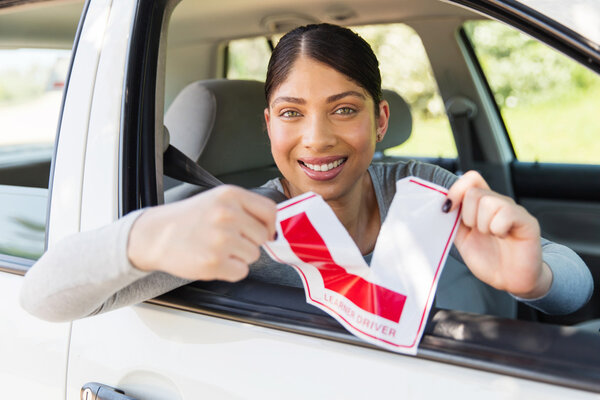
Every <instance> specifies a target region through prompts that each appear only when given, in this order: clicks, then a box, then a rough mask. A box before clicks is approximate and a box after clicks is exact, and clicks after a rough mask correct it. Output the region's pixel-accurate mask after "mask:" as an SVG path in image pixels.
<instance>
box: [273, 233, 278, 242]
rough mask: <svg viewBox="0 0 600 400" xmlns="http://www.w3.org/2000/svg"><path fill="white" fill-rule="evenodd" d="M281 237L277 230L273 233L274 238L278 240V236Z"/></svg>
mask: <svg viewBox="0 0 600 400" xmlns="http://www.w3.org/2000/svg"><path fill="white" fill-rule="evenodd" d="M278 237H279V234H278V233H277V231H275V234H274V235H273V240H274V241H275V240H277V238H278Z"/></svg>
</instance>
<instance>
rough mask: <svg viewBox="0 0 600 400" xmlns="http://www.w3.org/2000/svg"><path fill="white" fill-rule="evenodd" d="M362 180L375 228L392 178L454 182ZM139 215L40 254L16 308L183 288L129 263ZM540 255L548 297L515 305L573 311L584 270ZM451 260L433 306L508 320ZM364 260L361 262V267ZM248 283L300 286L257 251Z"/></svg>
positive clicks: (129, 300) (376, 174) (552, 249)
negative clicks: (372, 203) (370, 189)
mask: <svg viewBox="0 0 600 400" xmlns="http://www.w3.org/2000/svg"><path fill="white" fill-rule="evenodd" d="M369 173H370V175H371V178H372V180H373V186H374V188H375V194H376V197H377V202H378V205H379V210H380V215H381V221H382V222H383V220H384V219H385V216H386V214H387V210H388V208H389V206H390V204H391V201H392V198H393V197H394V194H395V190H396V185H395V182H396V181H397V180H398V179H401V178H404V177H406V176H410V175H413V176H417V177H419V178H422V179H425V180H428V181H430V182H433V183H436V184H438V185H440V186H444V187H446V188H449V187H450V186H451V185H452V183H453V182H454V181H455V180H456V179H457V178H456V176H455V175H453V174H452V173H450V172H448V171H446V170H444V169H441V168H439V167H436V166H433V165H429V164H423V163H418V162H412V161H411V162H407V163H397V164H373V165H371V166H370V167H369ZM264 189H267V191H266V194H269V195H270V197H272V198H274V199H275V200H276V201H277V200H281V199H282V198H283V196H282V193H281V192H282V188H281V185H280V183H279V180H272V181H269V182H267V183H266V184H265V185H264V186H263V192H264ZM141 212H142V211H141V210H140V211H136V212H133V213H131V214H128V215H126V216H125V217H123V218H121V219H120V220H118V221H116V222H114V223H112V224H110V225H108V226H105V227H103V228H100V229H97V230H93V231H89V232H82V233H79V234H76V235H73V236H71V237H68V238H66V239H64V240H62V241H61V242H60V243H58V244H57V245H56V246H55V247H54V248H52V249H51V250H49V251H48V252H46V253H45V254H44V255H43V256H42V257H41V258H40V259H39V260H38V262H37V263H36V264H35V265H34V266H33V267H32V268H31V269H30V270H29V271H28V272H27V274H26V276H25V281H24V284H23V288H22V291H21V304H22V306H23V308H25V309H26V310H27V311H29V312H30V313H32V314H34V315H36V316H38V317H40V318H43V319H46V320H50V321H67V320H73V319H77V318H81V317H85V316H89V315H94V314H98V313H101V312H105V311H109V310H113V309H116V308H119V307H124V306H127V305H131V304H136V303H139V302H142V301H145V300H148V299H151V298H153V297H156V296H158V295H161V294H163V293H166V292H168V291H170V290H173V289H175V288H177V287H180V286H182V285H185V284H187V283H189V282H190V281H188V280H185V279H181V278H177V277H174V276H171V275H169V274H166V273H162V272H152V273H146V272H142V271H140V270H138V269H137V268H135V267H134V266H133V265H132V264H131V263H130V262H129V260H128V258H127V252H126V250H127V239H128V236H129V231H130V229H131V227H132V225H133V223H134V221H135V219H136V218H137V217H138V216H139V215H140V214H141ZM542 249H543V259H544V261H545V262H546V263H547V264H548V265H549V266H550V268H551V269H552V272H553V276H554V278H553V282H552V286H551V288H550V291H549V292H548V293H547V294H546V295H545V296H543V297H541V298H539V299H535V300H522V299H520V300H521V301H524V302H526V303H527V304H529V305H531V306H533V307H535V308H537V309H540V310H542V311H544V312H546V313H551V314H565V313H569V312H573V311H575V310H576V309H578V308H580V307H581V306H582V305H584V304H585V303H586V302H587V301H588V300H589V297H590V296H591V293H592V290H593V281H592V277H591V274H590V272H589V270H588V268H587V266H586V265H585V264H584V263H583V261H582V260H581V259H580V258H579V257H578V256H577V254H575V253H574V252H573V251H572V250H570V249H568V248H567V247H565V246H561V245H558V244H555V243H552V242H549V241H547V240H544V239H542ZM451 256H453V257H454V259H455V261H450V262H449V264H452V263H455V264H456V266H455V267H454V268H449V265H447V266H446V268H445V270H444V273H443V274H442V278H441V280H440V283H439V286H438V294H437V303H436V305H437V306H438V307H447V308H455V309H462V310H464V311H473V312H482V313H492V314H496V315H502V316H513V315H514V310H515V308H514V307H513V306H512V303H514V301H512V302H511V301H510V300H509V301H507V300H506V298H509V297H508V295H506V294H505V293H501V292H498V291H495V290H494V289H492V288H490V287H489V286H487V285H485V284H483V283H481V282H479V281H477V280H476V279H475V278H474V277H473V276H472V275H471V274H470V273H469V271H468V269H467V268H465V267H464V265H462V264H460V255H459V254H458V252H456V250H455V249H454V250H453V252H451ZM369 257H370V255H367V256H366V258H367V260H368V259H369ZM449 259H450V258H449ZM456 260H458V261H459V262H456ZM250 276H251V277H253V278H254V279H258V280H263V281H268V282H271V283H279V284H282V285H289V286H301V285H302V284H301V281H300V279H299V277H298V275H297V273H296V272H295V271H294V270H293V269H292V267H290V266H287V265H283V264H278V263H276V262H274V261H273V260H271V259H270V258H269V257H268V256H267V255H266V254H265V253H264V252H262V254H261V258H260V259H259V260H258V261H257V262H256V263H255V264H253V265H251V268H250ZM499 293H500V296H499V295H498V294H499ZM442 298H443V299H442ZM509 299H510V298H509ZM440 300H441V301H440ZM473 305H475V308H473Z"/></svg>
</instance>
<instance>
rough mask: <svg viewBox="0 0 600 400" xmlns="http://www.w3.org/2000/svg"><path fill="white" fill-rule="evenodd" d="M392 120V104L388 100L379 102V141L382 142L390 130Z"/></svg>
mask: <svg viewBox="0 0 600 400" xmlns="http://www.w3.org/2000/svg"><path fill="white" fill-rule="evenodd" d="M389 120H390V104H389V103H388V102H387V100H381V101H380V102H379V115H378V116H377V141H378V142H381V141H382V140H383V137H384V136H385V133H386V132H387V129H388V122H389Z"/></svg>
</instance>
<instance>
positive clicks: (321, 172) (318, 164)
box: [298, 156, 348, 181]
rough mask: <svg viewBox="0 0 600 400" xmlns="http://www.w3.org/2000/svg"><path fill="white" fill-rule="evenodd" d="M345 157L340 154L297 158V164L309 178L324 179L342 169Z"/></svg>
mask: <svg viewBox="0 0 600 400" xmlns="http://www.w3.org/2000/svg"><path fill="white" fill-rule="evenodd" d="M347 159H348V158H347V157H340V156H330V157H318V158H317V157H314V158H312V157H311V158H302V159H299V160H298V164H299V165H300V167H301V168H302V170H303V171H304V173H305V174H306V175H307V176H308V177H309V178H311V179H314V180H317V181H326V180H330V179H333V178H335V177H336V176H337V175H338V174H339V173H340V172H341V171H342V168H343V165H344V163H345V162H346V160H347Z"/></svg>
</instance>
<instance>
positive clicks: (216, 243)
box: [21, 186, 276, 321]
mask: <svg viewBox="0 0 600 400" xmlns="http://www.w3.org/2000/svg"><path fill="white" fill-rule="evenodd" d="M275 213H276V206H275V203H274V202H272V201H271V200H269V199H266V198H264V197H262V196H259V195H257V194H254V193H251V192H249V191H247V190H244V189H241V188H236V187H232V186H221V187H219V188H216V189H212V190H209V191H207V192H204V193H201V194H199V195H197V196H194V197H192V198H190V199H187V200H184V201H181V202H177V203H173V204H169V205H164V206H158V207H153V208H150V209H147V210H145V211H144V212H135V213H132V214H129V215H127V216H125V217H124V218H122V219H121V220H119V221H116V222H114V223H112V224H110V225H108V226H105V227H102V228H100V229H97V230H94V231H89V232H83V233H79V234H76V235H73V236H71V237H68V238H66V239H64V240H63V241H61V242H60V243H58V244H57V246H55V247H54V248H52V249H50V250H49V251H48V252H46V254H44V255H43V256H42V257H41V258H40V260H38V262H37V263H36V264H35V265H34V266H33V267H32V268H31V269H30V270H29V271H28V273H27V274H26V276H25V281H24V283H23V288H22V291H21V304H22V306H23V308H25V309H26V310H27V311H29V312H30V313H32V314H34V315H36V316H38V317H40V318H43V319H46V320H50V321H68V320H72V319H76V318H81V317H84V316H88V315H92V314H96V313H99V312H104V311H108V310H111V309H115V308H118V307H122V306H126V305H130V304H135V303H138V302H141V301H144V300H148V299H150V298H152V297H155V296H158V295H160V294H162V293H165V292H167V291H169V290H172V289H174V288H176V287H179V286H182V285H184V284H186V283H188V282H190V281H192V280H198V279H201V280H211V279H221V280H228V281H236V280H239V279H242V278H244V277H245V276H246V275H247V274H248V264H250V263H251V262H253V261H255V260H256V259H257V258H258V255H259V250H258V248H259V246H260V245H261V244H262V243H264V242H265V241H266V240H268V239H270V238H271V237H272V236H273V234H274V232H275Z"/></svg>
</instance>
